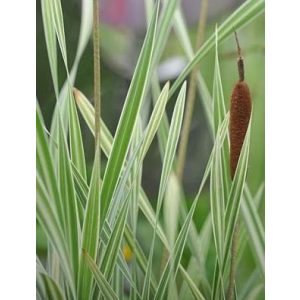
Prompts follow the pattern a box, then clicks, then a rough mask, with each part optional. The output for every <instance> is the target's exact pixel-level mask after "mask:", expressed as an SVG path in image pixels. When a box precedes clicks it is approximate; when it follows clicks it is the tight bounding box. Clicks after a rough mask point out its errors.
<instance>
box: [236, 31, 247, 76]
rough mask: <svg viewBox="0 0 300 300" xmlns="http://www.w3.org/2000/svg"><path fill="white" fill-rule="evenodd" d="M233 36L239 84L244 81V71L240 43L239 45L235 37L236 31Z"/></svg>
mask: <svg viewBox="0 0 300 300" xmlns="http://www.w3.org/2000/svg"><path fill="white" fill-rule="evenodd" d="M234 36H235V40H236V45H237V51H238V62H237V64H238V71H239V79H240V82H241V81H244V79H245V70H244V60H243V57H242V54H241V47H240V43H239V39H238V36H237V33H236V31H235V32H234Z"/></svg>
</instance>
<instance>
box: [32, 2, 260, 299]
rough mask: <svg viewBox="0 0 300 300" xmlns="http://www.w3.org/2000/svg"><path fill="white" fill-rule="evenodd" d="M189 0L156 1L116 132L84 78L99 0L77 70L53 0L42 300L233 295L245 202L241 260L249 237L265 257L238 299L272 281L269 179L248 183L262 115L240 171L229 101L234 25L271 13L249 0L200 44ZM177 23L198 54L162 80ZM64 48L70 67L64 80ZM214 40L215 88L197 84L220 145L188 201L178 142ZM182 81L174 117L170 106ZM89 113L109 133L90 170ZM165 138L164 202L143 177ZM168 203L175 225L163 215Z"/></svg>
mask: <svg viewBox="0 0 300 300" xmlns="http://www.w3.org/2000/svg"><path fill="white" fill-rule="evenodd" d="M178 2H179V1H177V0H169V1H162V4H160V3H159V1H158V2H157V3H156V5H155V7H152V5H151V3H152V2H151V1H147V3H148V6H147V7H148V9H149V13H151V20H149V25H148V29H147V34H146V37H145V39H144V43H143V47H142V49H141V52H140V56H139V59H138V62H137V65H136V68H135V72H134V74H133V77H132V80H131V84H130V87H129V90H128V93H127V97H126V100H125V103H124V106H123V109H122V114H121V117H120V120H119V123H118V126H117V130H116V133H115V135H114V136H112V134H111V133H110V131H109V129H108V128H107V127H106V125H105V122H104V121H103V120H102V119H101V116H100V115H99V111H98V112H97V111H96V114H95V110H94V108H93V106H92V105H91V102H90V101H89V100H88V99H87V98H86V97H85V96H84V94H83V93H82V92H80V90H79V89H76V88H75V87H74V81H75V78H76V73H77V69H78V65H79V62H80V59H81V56H82V54H83V52H84V49H85V47H86V44H87V41H88V40H89V37H90V35H91V30H92V23H91V21H92V19H93V17H92V12H93V7H92V1H83V2H82V5H83V7H82V19H81V30H80V36H79V42H78V49H77V52H76V57H75V60H74V63H73V65H72V67H71V69H69V61H68V53H67V47H66V42H65V31H64V22H63V12H62V8H61V2H60V0H41V4H42V17H43V23H44V32H45V40H46V44H47V51H48V58H49V62H50V68H51V75H52V79H53V87H54V91H55V95H56V99H57V104H56V107H55V111H54V115H53V118H52V124H51V128H50V130H49V132H48V130H47V129H46V127H45V124H44V121H43V117H42V113H41V111H40V109H39V105H38V103H37V112H36V130H37V131H36V139H37V171H36V178H37V179H36V180H37V181H36V187H37V200H36V205H37V221H38V224H39V226H41V228H42V230H43V232H44V233H45V235H46V237H47V244H48V246H47V257H46V259H45V262H44V261H42V260H41V258H39V257H37V262H36V266H37V298H38V299H127V298H130V299H167V298H168V299H221V298H222V299H224V297H225V294H226V289H227V286H228V281H229V265H230V248H231V241H232V237H233V234H234V229H235V226H236V223H237V220H238V217H239V212H241V214H240V215H241V219H242V221H241V228H240V237H241V238H240V242H239V247H238V257H237V259H238V260H240V259H241V256H242V255H243V251H244V250H245V248H246V247H245V242H244V240H245V239H243V237H244V236H245V235H247V236H248V237H249V239H248V240H247V246H248V248H249V246H250V249H251V250H252V252H253V255H254V257H255V258H256V264H255V266H254V267H253V272H252V276H250V278H249V280H248V281H247V282H245V283H243V288H242V289H241V290H237V289H236V298H237V299H247V297H248V296H249V295H252V296H254V295H257V294H259V292H260V291H261V290H262V289H263V284H262V282H263V280H261V279H260V280H257V278H263V277H264V231H263V225H262V221H261V219H260V216H259V214H258V211H257V207H256V205H257V202H258V201H259V199H261V189H259V191H258V194H257V195H256V196H255V197H253V196H252V194H251V193H250V191H249V188H248V185H247V182H246V173H247V167H248V157H249V147H250V129H251V120H250V125H249V127H248V131H247V133H246V136H245V140H244V143H243V147H242V150H241V154H240V158H239V161H238V164H237V168H236V172H235V176H234V178H233V180H231V178H230V168H229V159H228V158H229V152H228V149H229V147H228V142H229V141H228V123H229V113H228V112H227V111H226V109H225V107H226V105H225V99H224V94H223V87H222V81H221V75H220V67H219V57H218V44H219V43H220V42H222V41H224V40H225V39H226V38H228V37H229V36H231V35H232V34H233V30H238V29H239V28H241V27H243V26H245V25H247V24H248V23H249V22H250V21H253V20H255V18H257V17H258V16H259V15H261V14H262V13H263V12H264V1H263V0H248V1H246V2H245V3H244V4H243V5H241V6H240V7H239V8H238V9H237V10H236V11H235V12H233V13H232V14H231V15H230V16H229V17H228V18H227V19H226V20H225V21H224V22H223V23H222V24H221V25H220V26H219V28H217V27H216V30H215V32H214V34H212V35H211V36H210V37H209V38H208V39H207V40H206V41H205V42H204V43H203V44H202V46H201V47H200V49H199V50H198V51H197V52H196V53H195V54H194V53H193V51H192V50H191V49H192V48H191V46H190V41H189V37H188V35H187V31H186V28H185V25H184V22H183V19H182V15H181V11H180V7H179V6H178ZM172 26H174V27H175V29H176V32H177V34H178V38H179V41H180V42H181V43H182V44H183V46H184V49H185V52H186V54H187V56H188V58H189V59H190V62H189V63H188V65H187V66H186V67H185V69H184V70H183V71H182V73H181V74H180V75H179V76H178V78H177V79H176V80H175V82H174V83H173V84H172V85H170V84H169V83H167V84H165V86H164V87H163V89H162V90H160V87H159V84H158V79H157V77H156V75H155V74H156V73H155V69H156V67H157V65H158V63H159V59H160V56H161V54H162V51H163V50H164V46H165V44H166V41H167V39H168V35H169V33H170V30H171V28H172ZM57 48H59V49H60V52H61V55H62V58H63V61H64V65H65V69H66V74H67V76H66V81H65V83H64V85H63V86H62V87H61V88H60V87H59V84H58V71H57V60H58V59H57ZM210 50H214V51H215V62H214V65H215V68H214V85H213V95H212V96H211V95H210V93H209V92H208V89H207V87H206V86H205V80H204V79H203V78H202V77H201V74H200V73H199V74H198V77H197V79H196V84H197V86H198V87H199V91H200V93H201V100H202V104H203V107H204V110H205V112H206V117H207V122H208V124H209V127H210V129H211V133H212V136H213V140H214V143H213V147H212V150H211V153H210V157H209V160H208V161H207V165H206V169H205V172H204V176H203V178H202V181H201V182H200V183H199V189H198V193H197V195H196V197H195V198H194V200H193V202H192V205H191V207H190V208H188V207H187V204H186V201H185V196H184V190H183V188H182V185H181V182H180V180H178V179H177V176H176V163H177V156H176V149H177V145H178V142H179V137H180V132H181V127H182V123H183V119H184V109H185V100H186V89H187V84H186V82H184V80H185V79H186V77H187V76H188V75H189V74H190V73H191V71H192V70H194V68H195V66H196V65H197V64H198V63H199V62H200V61H201V60H203V59H204V57H205V55H206V54H207V53H208V52H209V51H210ZM91 72H92V70H91ZM79 88H80V87H79ZM178 89H179V92H178V95H177V99H176V103H175V106H174V108H173V110H172V117H171V119H170V121H169V119H168V117H167V115H166V106H167V105H168V100H169V99H170V97H171V96H173V95H174V94H175V93H176V92H177V90H178ZM150 92H151V93H152V98H153V102H154V105H153V110H152V112H151V114H150V118H149V119H148V121H147V122H146V125H144V123H143V122H141V120H142V119H145V116H143V112H142V110H141V106H142V102H143V100H144V99H145V97H146V95H148V93H150ZM102 101H105V99H102ZM78 113H80V114H81V116H82V117H83V119H84V121H85V122H86V124H87V126H88V127H89V129H90V131H91V132H92V133H93V134H94V135H96V136H97V132H98V134H99V135H98V138H97V139H96V143H95V144H96V146H95V159H94V164H93V170H92V174H91V178H90V180H88V176H87V170H86V158H85V153H84V147H83V140H82V132H81V128H80V122H79V117H78ZM97 123H98V125H97ZM155 137H157V138H158V140H159V145H160V153H161V159H162V170H161V177H160V185H159V190H158V192H157V205H156V209H154V208H153V205H152V203H151V202H150V201H149V199H148V197H147V194H146V193H145V191H144V190H143V187H142V184H141V178H142V170H143V161H144V158H145V156H146V154H147V152H148V149H149V147H150V145H151V143H152V141H153V139H154V138H155ZM100 152H101V153H102V157H103V159H106V158H107V164H106V166H105V170H104V176H103V178H102V176H101V172H100ZM208 179H209V181H210V182H209V183H210V212H209V213H208V214H207V215H206V216H205V218H206V219H205V220H204V221H203V222H202V224H203V225H202V227H201V228H200V230H197V226H196V222H197V220H194V218H193V217H194V213H195V210H196V207H197V204H198V202H199V199H200V196H201V194H202V192H203V188H204V185H205V184H206V182H207V181H208ZM162 208H163V209H164V222H163V223H162V222H161V219H160V215H161V210H162ZM140 214H143V215H144V217H145V218H146V220H147V222H148V223H149V225H150V227H151V234H150V235H149V237H148V239H147V242H149V252H148V253H145V251H144V248H143V247H142V245H141V244H140V242H139V239H138V238H137V229H138V226H139V218H140ZM157 244H159V245H160V247H162V248H163V249H164V251H163V253H164V255H163V259H162V263H161V268H160V271H159V272H157V271H156V270H154V267H153V265H154V264H156V265H157V262H156V261H157V260H160V257H156V254H155V251H154V249H155V247H156V245H157ZM124 246H125V248H126V249H127V250H126V251H127V252H126V253H127V254H126V253H125V252H124V251H123V248H124ZM211 246H212V247H211ZM211 248H213V249H214V250H213V251H214V255H215V256H214V268H213V270H211V269H209V268H208V267H207V264H206V259H207V256H208V251H209V250H210V249H211ZM128 251H129V253H130V255H129V254H128ZM184 252H188V263H185V264H184V263H183V261H182V257H183V253H184ZM124 254H125V255H124ZM128 257H130V265H128V260H129V258H128ZM249 297H250V296H249ZM252 299H253V298H252Z"/></svg>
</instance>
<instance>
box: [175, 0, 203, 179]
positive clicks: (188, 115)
mask: <svg viewBox="0 0 300 300" xmlns="http://www.w3.org/2000/svg"><path fill="white" fill-rule="evenodd" d="M207 8H208V0H202V2H201V6H200V12H199V23H198V29H197V38H196V44H195V50H198V49H199V48H200V46H201V44H202V42H203V38H204V32H205V27H206V19H207ZM197 74H198V68H197V67H195V68H194V69H193V71H192V73H191V77H190V82H189V89H188V95H187V101H186V110H185V114H184V119H183V125H182V134H181V138H180V144H179V150H178V160H177V178H178V181H179V182H181V181H182V176H183V171H184V165H185V160H186V151H187V145H188V140H189V132H190V128H191V123H192V117H193V111H194V104H195V98H196V86H197Z"/></svg>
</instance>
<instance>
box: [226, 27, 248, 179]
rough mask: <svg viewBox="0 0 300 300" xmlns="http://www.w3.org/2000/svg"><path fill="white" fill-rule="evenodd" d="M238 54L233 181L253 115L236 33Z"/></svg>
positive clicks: (233, 103)
mask: <svg viewBox="0 0 300 300" xmlns="http://www.w3.org/2000/svg"><path fill="white" fill-rule="evenodd" d="M235 38H236V43H237V50H238V52H237V54H238V71H239V81H238V82H237V83H236V84H235V86H234V88H233V91H232V96H231V104H230V122H229V133H230V169H231V177H232V179H233V177H234V174H235V170H236V167H237V163H238V160H239V157H240V152H241V149H242V146H243V142H244V138H245V135H246V132H247V129H248V124H249V120H250V115H251V95H250V91H249V87H248V85H247V83H246V82H245V81H244V61H243V58H242V56H241V48H240V45H239V41H238V38H237V34H236V32H235Z"/></svg>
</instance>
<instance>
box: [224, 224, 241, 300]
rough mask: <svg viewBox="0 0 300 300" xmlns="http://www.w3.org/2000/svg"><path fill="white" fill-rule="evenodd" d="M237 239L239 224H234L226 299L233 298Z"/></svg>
mask: <svg viewBox="0 0 300 300" xmlns="http://www.w3.org/2000/svg"><path fill="white" fill-rule="evenodd" d="M238 239H239V225H238V224H236V225H235V228H234V232H233V236H232V243H231V260H230V273H229V284H228V291H227V299H228V300H233V299H234V285H235V275H236V269H237V248H238Z"/></svg>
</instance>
